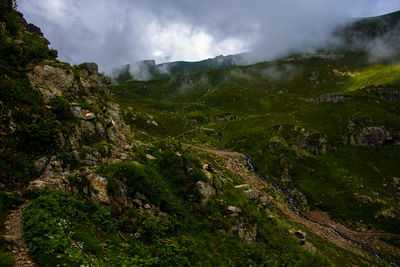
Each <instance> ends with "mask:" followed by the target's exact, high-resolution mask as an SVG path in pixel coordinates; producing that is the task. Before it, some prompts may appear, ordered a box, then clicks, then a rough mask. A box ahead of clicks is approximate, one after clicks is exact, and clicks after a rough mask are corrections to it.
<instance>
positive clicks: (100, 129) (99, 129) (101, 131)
mask: <svg viewBox="0 0 400 267" xmlns="http://www.w3.org/2000/svg"><path fill="white" fill-rule="evenodd" d="M96 131H97V133H98V134H99V135H100V136H101V137H105V135H106V131H105V129H104V127H103V124H101V123H100V122H96Z"/></svg>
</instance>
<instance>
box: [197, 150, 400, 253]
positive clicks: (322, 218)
mask: <svg viewBox="0 0 400 267" xmlns="http://www.w3.org/2000/svg"><path fill="white" fill-rule="evenodd" d="M191 148H193V149H196V150H200V151H204V152H207V153H211V154H214V155H218V156H219V157H221V158H222V159H224V161H225V165H226V167H227V168H228V169H229V170H230V171H232V172H234V173H236V174H238V175H239V176H241V177H242V179H243V180H244V181H245V183H247V184H249V185H250V186H251V187H252V188H253V189H254V190H256V191H259V192H263V191H264V188H265V187H271V188H272V189H273V190H275V191H276V194H275V197H274V198H272V197H271V202H272V203H273V204H274V205H275V206H276V207H278V208H279V209H280V210H281V211H282V212H283V213H284V214H285V215H286V216H288V217H289V218H290V219H292V220H293V221H295V222H297V223H301V224H303V225H304V226H305V227H307V228H308V229H309V230H311V231H312V232H314V233H315V234H317V235H319V236H321V237H323V238H325V239H327V240H329V241H331V242H332V243H333V244H335V245H336V246H338V247H340V248H343V249H345V250H348V251H351V252H352V253H354V254H357V255H360V256H362V257H365V258H371V257H373V256H372V254H370V253H368V252H366V251H365V250H362V249H360V248H359V247H358V246H357V245H355V244H353V243H351V242H349V241H348V240H346V239H345V238H343V237H341V236H346V238H348V239H351V240H354V241H356V242H357V243H359V244H362V245H363V246H364V247H376V246H377V245H379V246H380V247H381V248H385V249H387V250H389V251H390V250H391V251H392V252H395V251H396V252H397V253H400V250H399V249H398V248H395V247H393V246H389V245H388V244H386V243H385V242H383V241H381V240H379V237H381V236H384V235H385V234H386V233H381V232H376V231H362V232H357V231H354V230H350V229H348V228H347V227H345V226H343V225H341V224H339V223H336V222H334V221H332V220H331V219H330V218H329V214H328V213H325V212H320V213H318V212H314V214H312V218H311V220H310V219H307V218H303V217H301V216H299V215H297V214H296V213H295V212H294V211H293V210H292V208H291V207H290V206H289V205H288V203H287V200H286V198H285V197H284V196H282V195H281V194H279V192H278V190H277V189H275V188H274V187H272V186H270V185H268V184H267V183H265V182H263V181H261V180H260V179H259V178H258V177H257V176H255V175H254V174H253V173H252V172H250V171H249V169H248V168H247V165H246V156H245V155H243V154H241V153H237V152H231V151H221V150H213V149H210V148H203V147H199V146H193V145H192V146H191ZM393 250H394V251H393ZM396 252H395V253H396Z"/></svg>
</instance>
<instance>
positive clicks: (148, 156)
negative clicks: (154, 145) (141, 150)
mask: <svg viewBox="0 0 400 267" xmlns="http://www.w3.org/2000/svg"><path fill="white" fill-rule="evenodd" d="M146 158H147V159H148V160H156V159H157V158H156V157H154V156H152V155H150V154H146Z"/></svg>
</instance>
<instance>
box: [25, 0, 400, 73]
mask: <svg viewBox="0 0 400 267" xmlns="http://www.w3.org/2000/svg"><path fill="white" fill-rule="evenodd" d="M17 4H18V9H19V10H20V11H21V12H22V13H23V14H24V15H25V18H26V19H27V20H28V21H29V22H31V23H34V24H35V25H37V26H39V27H40V28H41V29H42V31H43V32H44V34H45V37H46V38H47V39H48V40H49V41H50V42H51V46H52V47H53V48H55V49H57V50H58V51H59V56H60V59H61V60H64V61H67V62H70V63H72V64H77V63H81V62H85V61H92V62H96V63H98V64H99V67H100V69H101V70H102V71H106V72H109V71H110V70H111V69H112V68H113V67H116V66H122V65H124V64H129V63H134V62H137V61H139V60H144V59H155V60H156V61H157V63H162V62H167V61H176V60H186V61H196V60H202V59H206V58H210V57H215V56H217V55H221V54H223V55H229V54H236V53H241V52H250V55H251V57H249V58H248V60H249V63H251V62H258V61H262V60H271V59H276V58H278V57H281V56H285V55H288V54H290V53H297V52H312V51H314V50H315V49H318V48H319V47H321V46H324V45H325V44H326V43H330V42H335V40H334V39H332V35H331V32H332V30H333V29H334V28H335V27H337V26H339V25H342V24H344V23H346V22H348V21H349V20H350V19H352V18H354V17H362V16H372V15H380V14H383V13H388V12H392V11H396V10H398V9H400V1H397V0H396V1H393V0H386V1H385V0H352V1H348V0H268V1H265V0H252V1H245V0H212V1H211V0H208V1H194V0H151V1H140V0H113V1H111V0H96V1H89V0H35V1H32V0H19V1H17ZM377 47H378V45H377Z"/></svg>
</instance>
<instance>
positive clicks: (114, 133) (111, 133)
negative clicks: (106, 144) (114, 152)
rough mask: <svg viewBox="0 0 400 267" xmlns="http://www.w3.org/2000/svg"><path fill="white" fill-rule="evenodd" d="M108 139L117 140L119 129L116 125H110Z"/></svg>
mask: <svg viewBox="0 0 400 267" xmlns="http://www.w3.org/2000/svg"><path fill="white" fill-rule="evenodd" d="M106 133H107V137H108V140H110V141H115V140H116V139H117V131H116V130H115V128H114V127H109V128H107V130H106Z"/></svg>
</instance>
